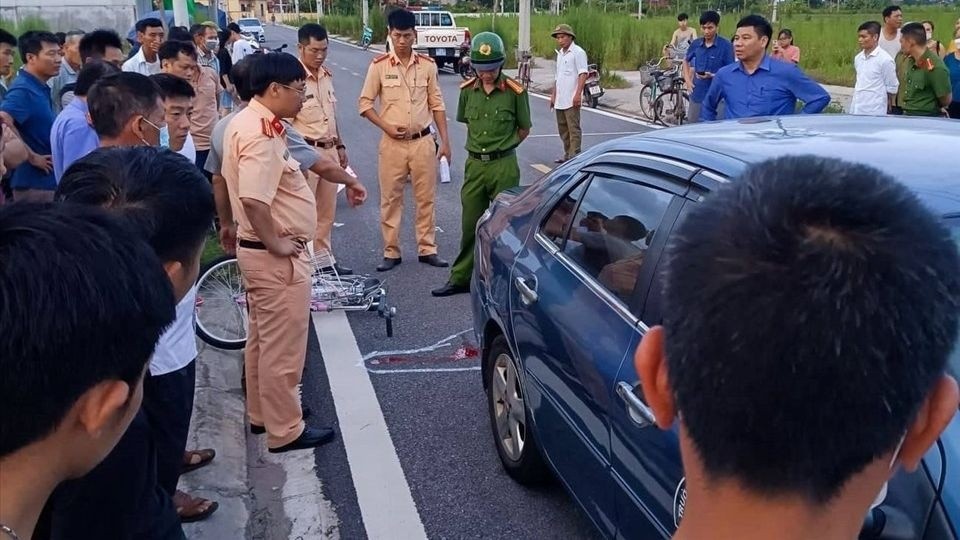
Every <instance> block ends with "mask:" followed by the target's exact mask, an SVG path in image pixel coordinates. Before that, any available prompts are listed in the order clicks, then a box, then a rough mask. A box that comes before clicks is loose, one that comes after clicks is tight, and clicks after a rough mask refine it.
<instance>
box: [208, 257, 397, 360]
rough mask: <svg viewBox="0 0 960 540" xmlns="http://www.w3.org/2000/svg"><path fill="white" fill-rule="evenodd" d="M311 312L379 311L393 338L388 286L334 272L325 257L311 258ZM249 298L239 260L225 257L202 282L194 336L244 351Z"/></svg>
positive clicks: (226, 347)
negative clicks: (241, 274) (323, 269)
mask: <svg viewBox="0 0 960 540" xmlns="http://www.w3.org/2000/svg"><path fill="white" fill-rule="evenodd" d="M311 265H312V266H313V269H314V271H313V275H312V276H311V280H312V284H311V287H310V311H312V312H331V311H334V310H342V311H376V312H377V314H378V315H379V316H380V317H382V318H383V319H384V320H385V324H386V332H387V337H393V317H394V316H395V315H396V314H397V308H395V307H392V306H390V305H389V304H388V303H387V291H386V288H385V286H384V282H382V281H381V280H379V279H376V278H373V277H370V276H367V275H352V276H341V275H339V274H337V273H336V270H333V271H327V272H322V271H321V268H330V266H329V256H328V254H326V253H322V254H315V255H314V256H313V257H312V258H311ZM247 322H248V319H247V295H246V291H245V290H244V288H243V281H242V279H241V277H240V265H239V264H238V263H237V258H236V256H235V255H224V256H222V257H220V258H218V259H216V260H214V261H212V262H211V263H210V264H208V265H207V267H206V268H205V269H203V270H202V271H201V272H200V277H199V278H198V279H197V304H196V323H195V325H194V326H195V330H196V334H197V336H198V337H199V338H200V339H201V340H203V341H204V342H205V343H207V344H208V345H210V346H212V347H216V348H218V349H224V350H231V351H234V350H240V349H243V348H244V347H245V346H246V344H247Z"/></svg>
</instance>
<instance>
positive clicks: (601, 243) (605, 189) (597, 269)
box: [563, 176, 673, 302]
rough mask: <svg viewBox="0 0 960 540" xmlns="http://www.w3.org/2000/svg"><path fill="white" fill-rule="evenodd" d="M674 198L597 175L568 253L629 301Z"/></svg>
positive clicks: (565, 248)
mask: <svg viewBox="0 0 960 540" xmlns="http://www.w3.org/2000/svg"><path fill="white" fill-rule="evenodd" d="M672 199H673V195H672V194H670V193H667V192H665V191H661V190H659V189H655V188H652V187H648V186H644V185H641V184H635V183H632V182H627V181H625V180H618V179H615V178H608V177H603V176H596V177H594V178H593V181H591V182H590V185H589V186H588V187H587V189H586V193H585V194H584V195H583V199H582V200H581V202H580V206H579V207H578V208H577V212H576V215H575V216H574V217H573V219H572V226H571V227H570V232H569V235H568V237H567V241H566V243H565V244H564V245H563V253H564V254H566V255H567V256H568V257H569V258H570V259H571V260H572V261H573V262H574V263H575V264H577V266H579V267H580V268H582V269H583V270H584V271H586V272H587V273H588V274H590V275H591V276H593V277H594V278H596V279H597V281H599V282H600V284H601V285H603V286H604V287H605V288H606V289H607V290H609V291H610V292H612V293H613V294H615V295H616V296H618V297H619V298H620V299H622V300H623V301H624V302H629V297H630V294H631V293H632V292H633V287H634V285H635V284H636V282H637V278H638V277H639V275H640V269H641V267H642V266H643V261H644V257H645V255H646V251H647V248H649V247H650V245H651V244H652V242H653V235H654V233H655V232H656V230H657V228H658V227H659V226H660V221H661V220H662V219H663V216H664V214H666V212H667V207H668V206H669V205H670V201H671V200H672Z"/></svg>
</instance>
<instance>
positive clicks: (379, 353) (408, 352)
mask: <svg viewBox="0 0 960 540" xmlns="http://www.w3.org/2000/svg"><path fill="white" fill-rule="evenodd" d="M470 331H472V329H471V328H468V329H466V330H464V331H463V332H457V333H456V334H453V335H452V336H447V337H445V338H443V339H441V340H440V341H438V342H436V343H434V344H433V345H427V346H426V347H421V348H419V349H407V350H398V351H373V352H370V353H367V354H366V355H365V356H364V357H363V358H361V359H360V362H359V363H358V364H357V367H360V366H362V365H364V364H365V363H366V362H369V361H370V360H373V359H374V358H382V357H384V356H409V355H413V354H423V353H428V352H433V351H435V350H437V349H442V348H444V347H449V346H450V342H451V341H453V340H455V339H457V338H458V337H460V336H462V335H464V334H466V333H467V332H470Z"/></svg>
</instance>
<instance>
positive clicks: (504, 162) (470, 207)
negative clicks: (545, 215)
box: [449, 32, 532, 286]
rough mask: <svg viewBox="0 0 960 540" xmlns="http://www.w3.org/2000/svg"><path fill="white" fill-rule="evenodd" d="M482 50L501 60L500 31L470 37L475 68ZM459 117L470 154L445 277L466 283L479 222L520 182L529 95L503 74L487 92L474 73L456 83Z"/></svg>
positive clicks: (529, 123)
mask: <svg viewBox="0 0 960 540" xmlns="http://www.w3.org/2000/svg"><path fill="white" fill-rule="evenodd" d="M484 34H487V36H484ZM490 36H492V38H491V37H490ZM493 38H495V39H493ZM485 39H486V40H489V41H485ZM478 42H479V43H478ZM498 49H499V50H498ZM484 55H486V56H489V57H494V58H496V57H499V60H501V61H502V59H503V42H502V41H500V38H499V36H496V35H495V34H490V33H489V32H483V33H481V34H478V35H477V37H476V38H474V43H473V49H472V51H471V56H472V57H473V60H474V62H473V63H474V65H475V66H476V67H477V68H478V69H482V65H483V63H482V62H480V61H478V57H479V58H480V59H481V60H482V59H483V56H484ZM457 121H458V122H463V123H465V124H467V144H466V150H467V153H468V157H467V164H466V169H465V172H464V179H463V188H462V189H461V190H460V202H461V204H462V205H463V213H462V223H463V227H462V231H463V232H462V233H461V234H462V236H461V239H460V254H459V255H457V260H456V261H455V262H454V264H453V267H452V268H451V271H450V280H449V281H450V283H451V284H453V285H459V286H465V285H468V284H469V283H470V277H471V275H472V273H473V252H474V244H475V241H476V227H477V221H478V220H479V219H480V216H481V215H482V214H483V212H484V211H486V209H487V208H488V207H489V206H490V203H491V202H492V201H493V199H494V197H496V196H497V194H498V193H500V192H501V191H503V190H505V189H509V188H512V187H516V186H518V185H519V184H520V166H519V165H518V164H517V154H516V147H517V145H519V144H520V135H519V133H518V130H521V129H525V130H529V129H530V127H531V126H532V124H531V122H530V99H529V96H528V95H527V92H526V90H525V89H524V88H523V85H521V84H520V83H519V82H517V81H515V80H513V79H510V78H509V77H507V76H505V75H504V74H503V73H500V75H499V77H498V78H497V80H496V83H495V85H494V88H493V91H491V92H490V93H489V94H487V93H486V92H485V91H484V89H483V83H482V82H481V81H480V79H479V78H473V79H470V80H468V81H466V82H464V83H463V84H462V85H460V102H459V104H458V105H457Z"/></svg>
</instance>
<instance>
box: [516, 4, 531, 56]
mask: <svg viewBox="0 0 960 540" xmlns="http://www.w3.org/2000/svg"><path fill="white" fill-rule="evenodd" d="M519 19H520V32H519V33H518V34H517V35H518V37H519V43H518V44H517V49H519V50H518V51H517V52H518V53H519V58H518V60H519V59H520V58H523V55H524V53H529V52H530V0H520V17H519Z"/></svg>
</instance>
